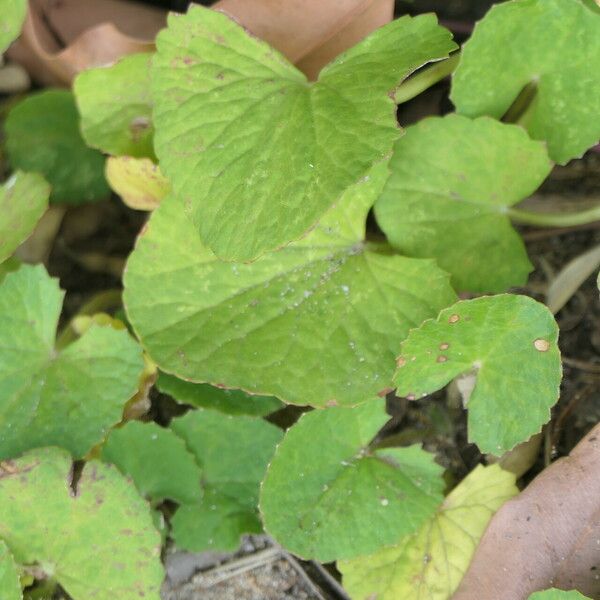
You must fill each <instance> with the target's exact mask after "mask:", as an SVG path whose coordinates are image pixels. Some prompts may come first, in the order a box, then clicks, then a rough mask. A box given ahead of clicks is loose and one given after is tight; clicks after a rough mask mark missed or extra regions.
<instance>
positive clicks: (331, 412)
mask: <svg viewBox="0 0 600 600" xmlns="http://www.w3.org/2000/svg"><path fill="white" fill-rule="evenodd" d="M384 406H385V401H384V400H383V399H379V398H377V399H374V400H370V401H368V402H365V403H363V404H361V405H359V406H356V407H354V408H342V407H336V408H327V409H322V410H315V411H312V412H309V413H305V414H304V415H302V417H301V418H300V420H299V421H298V423H297V424H296V425H294V426H293V427H292V428H291V429H289V431H288V432H287V434H286V435H285V438H284V440H283V442H282V443H281V444H280V445H279V447H278V448H277V451H276V453H275V456H274V457H273V460H272V462H271V464H270V465H269V469H268V471H267V476H266V477H265V480H264V482H263V484H262V489H261V497H260V510H261V513H262V516H263V523H264V525H265V529H266V530H267V532H268V533H269V534H270V535H272V536H273V537H274V538H275V539H276V540H277V541H278V542H279V543H280V544H282V545H283V546H285V548H286V549H288V550H289V551H290V552H293V553H294V554H297V555H298V556H301V557H303V558H307V559H308V558H311V559H316V560H318V561H320V562H330V561H332V560H336V559H347V558H353V557H355V556H360V555H363V554H368V553H369V552H374V551H375V550H378V549H379V548H381V547H382V546H385V545H389V544H393V543H395V542H396V541H397V540H398V538H400V537H401V536H402V535H406V534H408V533H412V532H414V531H415V530H416V529H418V528H419V527H420V526H421V525H422V524H423V522H424V521H425V520H426V519H428V518H429V517H431V516H432V514H433V513H434V512H435V509H436V507H437V506H438V504H439V503H440V502H441V501H442V495H441V493H442V490H443V487H444V482H443V480H442V477H441V475H442V471H443V469H442V467H440V466H438V465H437V464H435V463H434V462H433V456H432V455H431V454H428V453H427V452H424V451H423V450H421V449H420V448H419V447H417V446H411V447H409V448H384V449H372V448H369V443H370V442H371V441H372V439H373V438H374V437H375V435H376V434H377V432H378V431H379V429H381V427H382V426H383V425H384V424H385V422H386V421H387V420H388V419H389V417H388V415H387V414H386V413H385V410H384Z"/></svg>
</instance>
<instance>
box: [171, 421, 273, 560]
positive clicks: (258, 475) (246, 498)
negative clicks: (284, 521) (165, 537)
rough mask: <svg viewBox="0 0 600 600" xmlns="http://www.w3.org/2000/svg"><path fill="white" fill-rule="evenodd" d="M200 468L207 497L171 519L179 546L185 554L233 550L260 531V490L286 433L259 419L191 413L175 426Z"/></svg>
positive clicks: (174, 429)
mask: <svg viewBox="0 0 600 600" xmlns="http://www.w3.org/2000/svg"><path fill="white" fill-rule="evenodd" d="M171 428H172V429H173V431H174V432H175V433H176V434H177V435H179V436H180V437H181V438H183V439H184V440H185V442H186V444H187V447H188V448H189V450H190V451H191V452H192V453H193V454H194V456H195V457H196V460H197V461H198V463H199V464H200V465H201V466H202V483H203V486H204V490H205V495H204V498H203V499H202V501H201V502H198V503H195V504H186V505H184V506H183V507H181V508H180V509H179V510H178V511H177V513H175V517H174V518H173V521H172V524H173V538H174V539H175V543H176V544H177V545H178V546H179V547H181V548H185V549H187V550H192V551H195V552H201V551H203V550H234V549H235V548H236V547H237V546H238V544H239V538H240V536H241V535H242V534H244V533H258V532H260V531H261V525H260V521H259V519H258V514H257V505H258V491H259V485H260V482H261V480H262V479H263V477H264V474H265V470H266V468H267V464H268V463H269V461H270V460H271V458H272V456H273V452H274V450H275V446H276V445H277V444H278V443H279V441H280V440H281V438H282V437H283V433H282V431H281V430H280V429H279V428H278V427H275V425H272V424H271V423H268V422H267V421H264V420H263V419H259V418H255V417H246V416H243V417H242V416H238V417H232V416H229V415H224V414H222V413H218V412H216V411H213V410H197V411H191V412H189V413H187V414H186V415H184V416H183V417H181V418H179V419H175V420H174V421H173V422H172V423H171Z"/></svg>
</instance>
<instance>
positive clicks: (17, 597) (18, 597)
mask: <svg viewBox="0 0 600 600" xmlns="http://www.w3.org/2000/svg"><path fill="white" fill-rule="evenodd" d="M0 4H1V3H0ZM0 598H2V600H23V594H22V593H21V582H20V579H19V571H18V569H17V565H16V564H15V559H14V558H13V556H12V554H11V553H10V550H9V549H8V546H7V545H6V544H5V543H4V542H3V541H2V540H0Z"/></svg>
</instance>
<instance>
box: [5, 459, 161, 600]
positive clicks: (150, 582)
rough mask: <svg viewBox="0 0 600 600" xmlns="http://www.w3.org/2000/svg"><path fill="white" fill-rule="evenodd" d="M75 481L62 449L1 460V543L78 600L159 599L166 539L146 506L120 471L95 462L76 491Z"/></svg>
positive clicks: (87, 468) (18, 560)
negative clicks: (91, 599)
mask: <svg viewBox="0 0 600 600" xmlns="http://www.w3.org/2000/svg"><path fill="white" fill-rule="evenodd" d="M72 477H73V465H72V463H71V458H70V456H69V455H68V453H67V452H65V451H64V450H59V449H58V448H43V449H38V450H33V451H31V452H28V453H27V454H25V455H24V456H23V457H21V458H19V459H17V460H10V461H4V462H3V463H0V513H1V514H2V519H0V539H3V540H4V541H5V542H6V544H7V546H8V547H9V549H10V551H11V553H12V554H13V556H14V558H15V560H16V562H17V563H18V564H21V565H37V566H38V567H39V569H41V570H42V571H43V572H44V573H45V574H46V575H48V576H49V577H53V578H54V579H55V580H56V581H57V582H58V583H59V584H60V585H61V586H62V587H63V588H64V589H65V590H66V591H67V593H68V594H69V595H70V596H71V597H72V598H73V600H89V599H90V598H94V600H131V599H132V598H144V599H145V600H159V598H160V596H159V589H160V585H161V582H162V579H163V569H162V565H161V562H160V536H159V534H158V532H157V531H156V530H155V529H154V526H153V524H152V517H151V515H150V510H149V507H148V505H147V504H146V502H145V501H144V500H143V499H142V498H141V497H140V496H139V494H138V493H137V491H136V489H135V487H134V486H133V485H132V484H130V483H128V482H127V481H126V480H125V479H124V478H123V477H122V476H121V474H120V473H119V472H118V471H117V470H116V468H114V467H109V466H108V465H104V464H102V463H99V462H95V461H94V462H91V463H88V464H87V465H86V466H85V467H84V468H83V472H82V473H81V476H80V477H79V479H78V481H77V484H76V491H74V489H72V487H71V485H72ZM3 600H4V597H3Z"/></svg>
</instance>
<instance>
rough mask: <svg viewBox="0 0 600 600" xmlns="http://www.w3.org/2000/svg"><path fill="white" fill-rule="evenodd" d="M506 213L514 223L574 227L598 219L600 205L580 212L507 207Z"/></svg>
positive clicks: (599, 217) (599, 219)
mask: <svg viewBox="0 0 600 600" xmlns="http://www.w3.org/2000/svg"><path fill="white" fill-rule="evenodd" d="M507 215H508V216H509V217H510V218H511V219H512V220H513V221H515V222H516V223H520V224H522V225H536V226H537V227H574V226H576V225H587V224H588V223H593V222H594V221H600V206H595V207H594V208H590V209H588V210H582V211H581V212H567V213H543V212H532V211H529V210H522V209H520V208H509V209H508V211H507Z"/></svg>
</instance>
